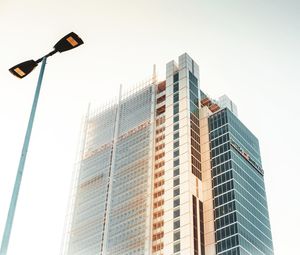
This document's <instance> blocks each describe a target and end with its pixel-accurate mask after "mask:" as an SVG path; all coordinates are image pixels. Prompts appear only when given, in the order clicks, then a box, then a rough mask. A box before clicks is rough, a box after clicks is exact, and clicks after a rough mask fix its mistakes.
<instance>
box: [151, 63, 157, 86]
mask: <svg viewBox="0 0 300 255" xmlns="http://www.w3.org/2000/svg"><path fill="white" fill-rule="evenodd" d="M156 79H157V75H156V64H154V65H153V73H152V82H153V83H154V82H156Z"/></svg>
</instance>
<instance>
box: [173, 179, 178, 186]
mask: <svg viewBox="0 0 300 255" xmlns="http://www.w3.org/2000/svg"><path fill="white" fill-rule="evenodd" d="M178 185H179V178H176V179H174V180H173V186H174V187H176V186H178Z"/></svg>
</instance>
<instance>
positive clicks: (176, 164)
mask: <svg viewBox="0 0 300 255" xmlns="http://www.w3.org/2000/svg"><path fill="white" fill-rule="evenodd" d="M178 165H179V158H178V159H176V160H174V162H173V166H174V167H175V166H178Z"/></svg>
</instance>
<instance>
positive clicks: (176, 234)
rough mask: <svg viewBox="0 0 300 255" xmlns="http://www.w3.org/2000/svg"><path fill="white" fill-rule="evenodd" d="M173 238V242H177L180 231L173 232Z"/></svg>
mask: <svg viewBox="0 0 300 255" xmlns="http://www.w3.org/2000/svg"><path fill="white" fill-rule="evenodd" d="M173 238H174V241H176V240H179V239H180V231H177V232H174V234H173Z"/></svg>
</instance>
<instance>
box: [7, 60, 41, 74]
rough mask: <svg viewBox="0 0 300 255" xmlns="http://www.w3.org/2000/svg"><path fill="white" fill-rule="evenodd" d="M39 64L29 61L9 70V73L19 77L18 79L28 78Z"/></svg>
mask: <svg viewBox="0 0 300 255" xmlns="http://www.w3.org/2000/svg"><path fill="white" fill-rule="evenodd" d="M37 65H38V64H37V62H36V61H34V60H28V61H25V62H23V63H20V64H18V65H15V66H13V67H12V68H10V69H9V71H10V72H11V73H12V74H13V75H15V76H17V77H18V78H20V79H22V78H24V77H25V76H27V75H28V74H29V73H30V72H31V71H32V70H33V69H34V68H35V67H36V66H37Z"/></svg>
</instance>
